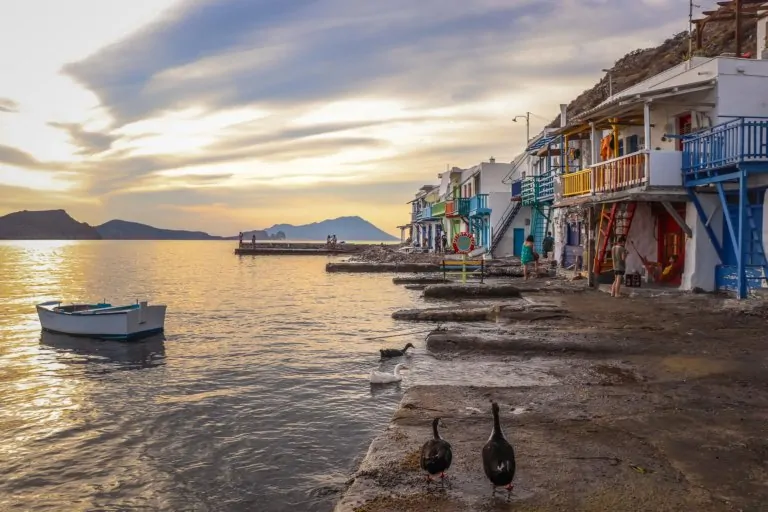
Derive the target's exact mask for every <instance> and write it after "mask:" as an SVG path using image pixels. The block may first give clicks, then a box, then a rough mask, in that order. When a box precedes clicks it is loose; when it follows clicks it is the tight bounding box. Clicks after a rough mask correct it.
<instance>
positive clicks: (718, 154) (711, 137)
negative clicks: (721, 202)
mask: <svg viewBox="0 0 768 512" xmlns="http://www.w3.org/2000/svg"><path fill="white" fill-rule="evenodd" d="M755 163H761V164H763V165H764V166H766V167H768V118H745V117H740V118H736V119H734V120H732V121H727V122H725V123H721V124H718V125H716V126H713V127H711V128H707V129H705V130H700V131H698V132H695V133H692V134H690V135H687V136H685V137H684V138H683V165H682V169H683V176H684V177H685V181H686V184H687V182H689V181H691V180H698V179H706V178H708V177H711V176H712V172H713V171H718V170H722V169H727V168H734V167H736V166H738V165H741V164H755Z"/></svg>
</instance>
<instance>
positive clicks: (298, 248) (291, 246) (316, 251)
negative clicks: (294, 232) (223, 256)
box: [235, 242, 372, 256]
mask: <svg viewBox="0 0 768 512" xmlns="http://www.w3.org/2000/svg"><path fill="white" fill-rule="evenodd" d="M371 245H372V244H347V243H344V244H336V245H329V244H327V243H324V242H314V243H313V242H256V243H255V244H254V243H250V242H241V243H240V244H239V245H238V247H237V248H235V254H237V255H238V256H270V255H271V256H278V255H279V256H282V255H347V254H355V253H358V252H361V251H363V250H364V249H366V248H368V247H371Z"/></svg>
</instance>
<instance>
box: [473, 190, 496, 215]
mask: <svg viewBox="0 0 768 512" xmlns="http://www.w3.org/2000/svg"><path fill="white" fill-rule="evenodd" d="M489 213H491V209H490V208H488V194H477V195H474V196H472V197H470V198H469V215H470V216H475V215H487V214H489Z"/></svg>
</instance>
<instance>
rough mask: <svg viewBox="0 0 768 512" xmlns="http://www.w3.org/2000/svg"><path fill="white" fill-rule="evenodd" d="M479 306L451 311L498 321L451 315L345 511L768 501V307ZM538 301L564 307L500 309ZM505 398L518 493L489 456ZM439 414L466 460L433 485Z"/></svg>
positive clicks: (694, 506)
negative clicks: (502, 485)
mask: <svg viewBox="0 0 768 512" xmlns="http://www.w3.org/2000/svg"><path fill="white" fill-rule="evenodd" d="M477 302H481V304H480V305H478V304H477ZM477 302H476V301H466V302H462V303H461V304H458V305H457V306H456V307H453V308H442V309H444V310H470V311H474V313H472V314H474V315H479V316H481V314H480V313H478V310H481V311H483V313H482V315H485V320H483V319H478V320H476V321H472V322H462V321H454V322H449V323H448V324H447V325H448V327H449V328H448V330H446V331H441V332H435V333H432V334H430V336H429V337H428V339H427V341H426V352H424V349H422V348H421V347H419V351H418V354H419V355H420V356H421V355H424V357H417V358H415V361H414V364H412V366H413V369H412V371H411V372H409V375H408V376H407V378H406V379H405V383H406V388H407V390H406V392H405V395H404V397H403V400H402V402H401V404H400V407H399V409H398V410H397V412H396V413H395V415H394V417H393V419H392V422H391V424H390V426H389V427H388V428H387V430H386V431H385V432H384V433H382V434H381V435H380V436H379V437H377V438H376V439H375V440H374V442H373V443H372V444H371V447H370V450H369V452H368V454H367V457H366V459H365V460H364V462H363V463H362V465H361V466H360V469H359V471H358V472H357V473H356V474H355V475H354V477H353V479H352V480H351V482H350V487H349V489H348V490H347V492H346V493H345V494H344V496H343V497H342V499H341V500H340V502H339V504H338V506H337V509H336V510H337V511H339V512H341V511H353V510H355V511H364V510H365V511H385V510H387V511H388V510H397V511H403V512H410V511H424V510H433V511H486V510H515V511H539V512H541V511H556V510H557V511H585V512H586V511H595V512H597V511H600V512H608V511H610V512H614V511H624V510H626V511H635V510H638V511H643V512H645V511H687V510H692V511H694V510H695V511H703V512H709V511H737V510H741V511H758V510H760V511H762V510H765V507H764V505H765V503H768V485H767V484H766V482H768V438H767V437H768V436H766V429H765V425H768V344H766V342H765V322H766V319H768V305H766V304H765V303H756V302H755V303H749V304H746V303H744V302H741V303H735V302H732V301H728V300H722V299H718V298H715V297H713V296H701V295H686V296H685V297H682V298H681V297H680V296H668V295H663V296H654V297H627V298H621V299H613V298H610V297H608V296H607V295H605V294H602V293H599V292H589V291H588V292H585V293H584V294H562V293H557V292H554V293H546V292H545V293H541V294H537V295H535V296H534V297H531V296H528V295H524V296H523V298H522V299H520V300H518V301H513V302H512V303H509V302H506V301H505V302H504V303H503V304H499V303H496V304H493V303H482V301H477ZM473 304H474V306H473ZM531 305H533V307H538V308H542V307H545V308H549V309H550V310H554V309H557V308H559V310H561V311H562V312H564V314H565V315H566V318H551V319H548V320H545V321H533V322H524V321H520V320H519V319H514V318H512V319H504V318H503V316H502V314H501V313H502V312H503V311H504V308H509V311H510V312H512V313H515V312H516V311H526V309H527V308H530V307H531ZM501 306H503V307H501ZM438 309H440V308H438ZM471 316H472V315H470V317H471ZM491 399H493V400H495V401H497V402H498V403H499V404H500V406H501V409H502V426H503V428H504V430H505V433H506V435H507V436H508V438H509V439H510V440H511V441H512V443H513V444H514V446H515V448H516V450H517V463H518V472H517V475H516V479H515V481H516V484H515V485H516V487H515V490H514V493H513V495H511V496H509V500H508V501H507V496H506V493H501V492H497V493H496V495H495V496H493V495H492V493H491V490H490V484H489V483H488V482H487V480H486V479H485V476H484V474H483V471H482V467H481V462H480V450H481V447H482V445H483V444H484V443H485V441H486V440H487V438H488V435H489V434H490V430H491V415H490V400H491ZM437 416H439V417H441V418H442V420H441V423H443V424H444V426H443V427H441V433H442V435H443V437H444V438H446V439H447V440H448V441H449V442H451V443H452V444H453V447H454V448H453V450H454V462H453V465H452V466H451V468H450V470H449V471H448V474H449V478H448V479H447V481H446V482H445V484H443V485H440V484H430V485H429V486H428V485H426V483H425V482H424V480H423V475H422V474H421V471H420V470H419V467H418V452H419V448H420V446H421V444H422V443H423V442H424V441H425V440H426V439H428V438H429V435H430V421H431V419H432V418H433V417H437Z"/></svg>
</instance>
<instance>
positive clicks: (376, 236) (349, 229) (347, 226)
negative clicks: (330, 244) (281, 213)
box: [266, 216, 399, 242]
mask: <svg viewBox="0 0 768 512" xmlns="http://www.w3.org/2000/svg"><path fill="white" fill-rule="evenodd" d="M279 231H282V232H283V233H285V237H286V238H287V239H288V240H320V241H323V242H324V241H325V240H326V237H327V236H328V235H336V238H337V239H338V240H339V242H341V241H342V240H354V241H360V242H388V241H394V240H399V239H398V238H396V237H394V236H392V235H390V234H389V233H386V232H384V231H382V230H380V229H379V228H377V227H376V226H374V225H373V224H371V223H370V222H368V221H367V220H365V219H361V218H360V217H357V216H355V217H339V218H338V219H328V220H324V221H321V222H313V223H312V224H303V225H301V226H294V225H293V224H275V225H274V226H272V227H271V228H267V229H266V232H267V233H269V234H270V235H274V234H276V233H277V232H279Z"/></svg>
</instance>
